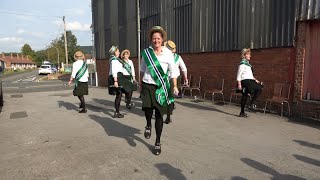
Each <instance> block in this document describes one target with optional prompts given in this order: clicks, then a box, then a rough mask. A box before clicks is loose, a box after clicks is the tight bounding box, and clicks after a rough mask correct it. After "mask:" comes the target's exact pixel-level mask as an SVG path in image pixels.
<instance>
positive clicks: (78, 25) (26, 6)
mask: <svg viewBox="0 0 320 180" xmlns="http://www.w3.org/2000/svg"><path fill="white" fill-rule="evenodd" d="M90 6H91V0H1V5H0V22H1V26H0V53H1V52H20V51H21V47H22V46H23V45H24V44H26V43H28V44H29V45H30V46H31V48H32V49H33V50H36V51H37V50H41V49H45V48H46V46H48V45H49V44H50V43H51V41H52V40H53V39H55V38H57V37H60V36H61V33H63V23H62V16H65V17H66V25H67V30H71V31H72V32H73V34H74V35H75V36H76V37H77V40H78V45H81V46H88V45H91V44H92V41H91V38H92V36H91V30H90V25H91V22H92V17H91V7H90Z"/></svg>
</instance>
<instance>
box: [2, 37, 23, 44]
mask: <svg viewBox="0 0 320 180" xmlns="http://www.w3.org/2000/svg"><path fill="white" fill-rule="evenodd" d="M21 41H22V38H18V37H4V38H0V42H1V43H19V42H21Z"/></svg>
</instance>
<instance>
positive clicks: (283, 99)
mask: <svg viewBox="0 0 320 180" xmlns="http://www.w3.org/2000/svg"><path fill="white" fill-rule="evenodd" d="M290 89H291V84H287V83H276V84H275V86H274V89H273V96H272V98H271V99H267V100H266V104H265V106H264V113H266V110H267V105H268V102H270V108H271V103H273V102H274V103H279V104H280V105H281V116H282V115H283V104H284V103H287V105H288V113H289V116H290V104H289V98H290Z"/></svg>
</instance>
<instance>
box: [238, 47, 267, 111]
mask: <svg viewBox="0 0 320 180" xmlns="http://www.w3.org/2000/svg"><path fill="white" fill-rule="evenodd" d="M241 58H242V59H241V62H240V65H239V68H238V73H237V81H238V90H240V91H241V92H242V98H241V111H240V114H239V117H247V116H248V115H247V114H246V113H245V112H244V107H245V105H246V101H247V98H248V94H253V96H252V99H251V101H250V106H249V108H250V109H256V108H257V106H256V105H255V104H254V102H255V100H256V99H257V98H258V97H259V96H260V94H261V92H262V88H263V85H262V83H261V82H260V81H258V80H257V79H256V78H254V77H253V67H252V65H251V64H250V63H249V62H250V59H251V51H250V49H243V50H242V51H241Z"/></svg>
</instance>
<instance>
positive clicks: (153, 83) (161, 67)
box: [140, 26, 179, 155]
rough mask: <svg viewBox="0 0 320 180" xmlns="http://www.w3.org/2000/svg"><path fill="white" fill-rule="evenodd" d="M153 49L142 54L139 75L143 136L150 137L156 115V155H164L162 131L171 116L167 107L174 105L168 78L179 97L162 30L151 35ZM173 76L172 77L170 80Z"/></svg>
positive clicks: (157, 29) (151, 47)
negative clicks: (140, 75)
mask: <svg viewBox="0 0 320 180" xmlns="http://www.w3.org/2000/svg"><path fill="white" fill-rule="evenodd" d="M148 37H149V40H150V42H151V46H150V47H148V48H146V49H144V50H143V51H142V53H141V54H142V61H141V68H140V71H141V73H143V75H142V77H143V78H142V83H141V92H140V93H141V99H142V110H143V111H144V112H145V118H146V120H147V126H146V127H145V132H144V136H145V138H146V139H149V138H150V137H151V118H152V116H153V111H155V119H156V122H155V129H156V142H155V147H154V153H155V154H156V155H159V154H160V153H161V144H160V138H161V133H162V128H163V115H164V114H167V113H168V106H169V105H170V104H172V103H173V102H174V99H173V94H172V93H171V91H170V83H169V78H173V82H174V94H178V93H179V91H178V88H177V75H176V74H175V73H174V72H173V67H174V65H173V54H172V52H171V51H170V50H169V49H167V48H165V47H163V46H162V43H163V41H164V40H165V39H166V32H165V31H164V30H163V29H162V27H160V26H154V27H153V28H152V29H151V30H150V31H149V34H148ZM168 75H170V77H169V76H168Z"/></svg>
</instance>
